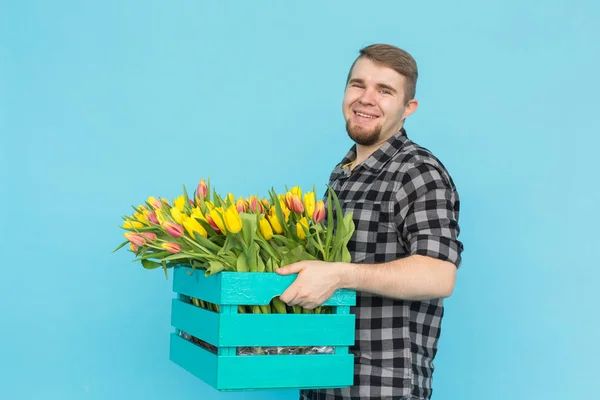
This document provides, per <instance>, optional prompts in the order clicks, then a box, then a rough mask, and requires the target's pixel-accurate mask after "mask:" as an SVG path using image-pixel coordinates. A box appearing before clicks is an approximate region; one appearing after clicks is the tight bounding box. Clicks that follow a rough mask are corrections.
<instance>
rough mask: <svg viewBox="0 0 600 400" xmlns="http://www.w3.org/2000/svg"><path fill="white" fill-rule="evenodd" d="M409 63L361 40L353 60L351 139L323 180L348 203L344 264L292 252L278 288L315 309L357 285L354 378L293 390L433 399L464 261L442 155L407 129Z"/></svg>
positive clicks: (399, 53)
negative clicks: (286, 282)
mask: <svg viewBox="0 0 600 400" xmlns="http://www.w3.org/2000/svg"><path fill="white" fill-rule="evenodd" d="M417 75H418V73H417V66H416V63H415V61H414V59H413V58H412V57H411V56H410V54H408V53H407V52H405V51H403V50H401V49H399V48H396V47H393V46H390V45H384V44H376V45H372V46H368V47H366V48H364V49H362V50H361V51H360V55H359V56H358V58H357V59H356V60H355V62H354V64H353V65H352V67H351V69H350V72H349V75H348V79H347V85H346V90H345V94H344V100H343V105H342V109H343V114H344V118H345V120H346V130H347V131H348V135H349V136H350V138H351V139H352V140H353V141H354V142H355V143H356V144H355V145H354V146H352V148H351V149H350V151H349V152H348V154H347V155H346V157H344V159H343V160H342V161H341V162H340V163H339V164H338V165H337V166H336V167H335V169H334V170H333V172H332V174H331V177H330V185H331V186H332V187H333V188H334V190H335V191H336V193H337V194H338V196H339V198H340V202H341V204H342V207H343V208H344V214H346V213H348V212H353V214H354V223H355V226H356V230H355V233H354V235H353V237H352V239H351V241H350V243H349V244H348V248H349V250H350V254H351V255H352V263H350V264H348V263H325V262H322V261H308V262H298V263H295V264H292V265H288V266H286V267H284V268H281V269H279V270H278V272H279V273H281V274H290V273H298V276H297V278H296V280H295V281H294V283H293V284H292V285H290V287H289V288H288V289H287V290H286V291H285V292H284V293H283V294H282V295H281V296H280V298H281V300H282V301H284V302H286V303H287V304H289V305H300V306H303V307H306V308H309V309H312V308H314V307H316V306H318V305H320V304H322V303H323V302H324V301H325V300H327V299H328V298H329V297H330V296H331V295H332V294H333V292H334V291H335V290H337V289H340V288H349V289H353V290H356V291H357V304H356V306H355V307H353V308H352V312H353V313H355V314H356V342H355V345H354V346H353V347H351V351H352V352H353V353H354V355H355V377H354V385H353V386H351V387H349V388H342V389H328V390H305V391H301V399H327V400H331V399H349V400H350V399H351V400H359V399H360V400H367V399H394V400H398V399H420V400H425V399H430V397H431V394H432V387H431V386H432V385H431V383H432V373H433V359H434V357H435V355H436V352H437V343H438V338H439V334H440V326H441V321H442V316H443V298H445V297H448V296H450V295H451V293H452V291H453V288H454V282H455V278H456V272H457V269H458V267H459V266H460V264H461V253H462V250H463V245H462V243H461V242H460V241H458V239H457V237H458V234H459V226H458V214H459V197H458V194H457V192H456V188H455V186H454V183H453V181H452V179H451V177H450V175H449V174H448V172H447V171H446V169H445V167H444V166H443V165H442V163H441V162H440V161H439V160H438V159H437V158H436V157H435V156H434V155H433V154H432V153H431V152H430V151H428V150H427V149H425V148H423V147H420V146H419V145H417V144H415V143H414V142H412V141H411V140H410V139H408V137H407V134H406V130H405V129H404V121H405V120H406V118H407V117H408V116H409V115H411V114H412V113H413V112H415V111H416V109H417V106H418V102H417V100H416V99H415V98H414V95H415V87H416V81H417Z"/></svg>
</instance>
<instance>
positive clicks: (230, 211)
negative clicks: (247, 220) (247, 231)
mask: <svg viewBox="0 0 600 400" xmlns="http://www.w3.org/2000/svg"><path fill="white" fill-rule="evenodd" d="M225 224H226V225H227V230H228V231H229V232H231V233H238V232H239V231H241V230H242V219H241V218H240V214H239V213H238V211H237V209H236V208H235V206H234V205H231V206H229V208H227V211H225Z"/></svg>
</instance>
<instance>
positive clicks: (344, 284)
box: [337, 262, 359, 290]
mask: <svg viewBox="0 0 600 400" xmlns="http://www.w3.org/2000/svg"><path fill="white" fill-rule="evenodd" d="M337 265H338V268H339V271H340V285H339V286H340V289H352V290H356V288H357V287H358V268H359V265H358V264H352V263H345V262H338V263H337Z"/></svg>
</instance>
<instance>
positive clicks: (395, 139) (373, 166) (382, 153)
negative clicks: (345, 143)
mask: <svg viewBox="0 0 600 400" xmlns="http://www.w3.org/2000/svg"><path fill="white" fill-rule="evenodd" d="M407 140H408V137H407V135H406V130H405V129H404V128H402V129H401V130H400V131H399V132H398V133H396V134H395V135H393V136H392V137H390V138H389V139H388V140H387V141H385V142H384V143H383V144H382V145H381V146H380V147H379V148H378V149H377V150H375V151H374V152H373V154H371V155H370V156H369V157H368V158H367V159H366V160H365V161H363V162H362V163H361V164H360V165H359V166H357V167H356V168H361V167H364V168H365V169H368V170H371V171H377V170H380V169H381V168H382V167H383V166H384V165H385V164H386V162H387V161H389V160H390V159H391V158H392V157H393V156H394V154H396V153H397V152H398V151H400V149H401V148H402V146H403V145H404V143H406V141H407ZM355 159H356V144H354V145H353V146H352V147H351V148H350V150H349V151H348V153H347V154H346V155H345V156H344V158H343V159H342V161H341V162H340V163H339V164H338V165H337V166H336V167H335V169H334V171H333V174H334V175H341V174H343V175H346V176H349V175H350V165H349V164H351V163H352V161H354V160H355ZM355 170H356V169H355Z"/></svg>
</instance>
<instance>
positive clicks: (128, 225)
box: [123, 221, 144, 229]
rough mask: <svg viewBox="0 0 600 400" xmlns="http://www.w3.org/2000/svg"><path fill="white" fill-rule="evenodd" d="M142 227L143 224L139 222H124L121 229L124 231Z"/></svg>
mask: <svg viewBox="0 0 600 400" xmlns="http://www.w3.org/2000/svg"><path fill="white" fill-rule="evenodd" d="M143 227H144V224H142V223H141V222H139V221H125V223H124V224H123V228H125V229H139V228H143Z"/></svg>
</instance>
